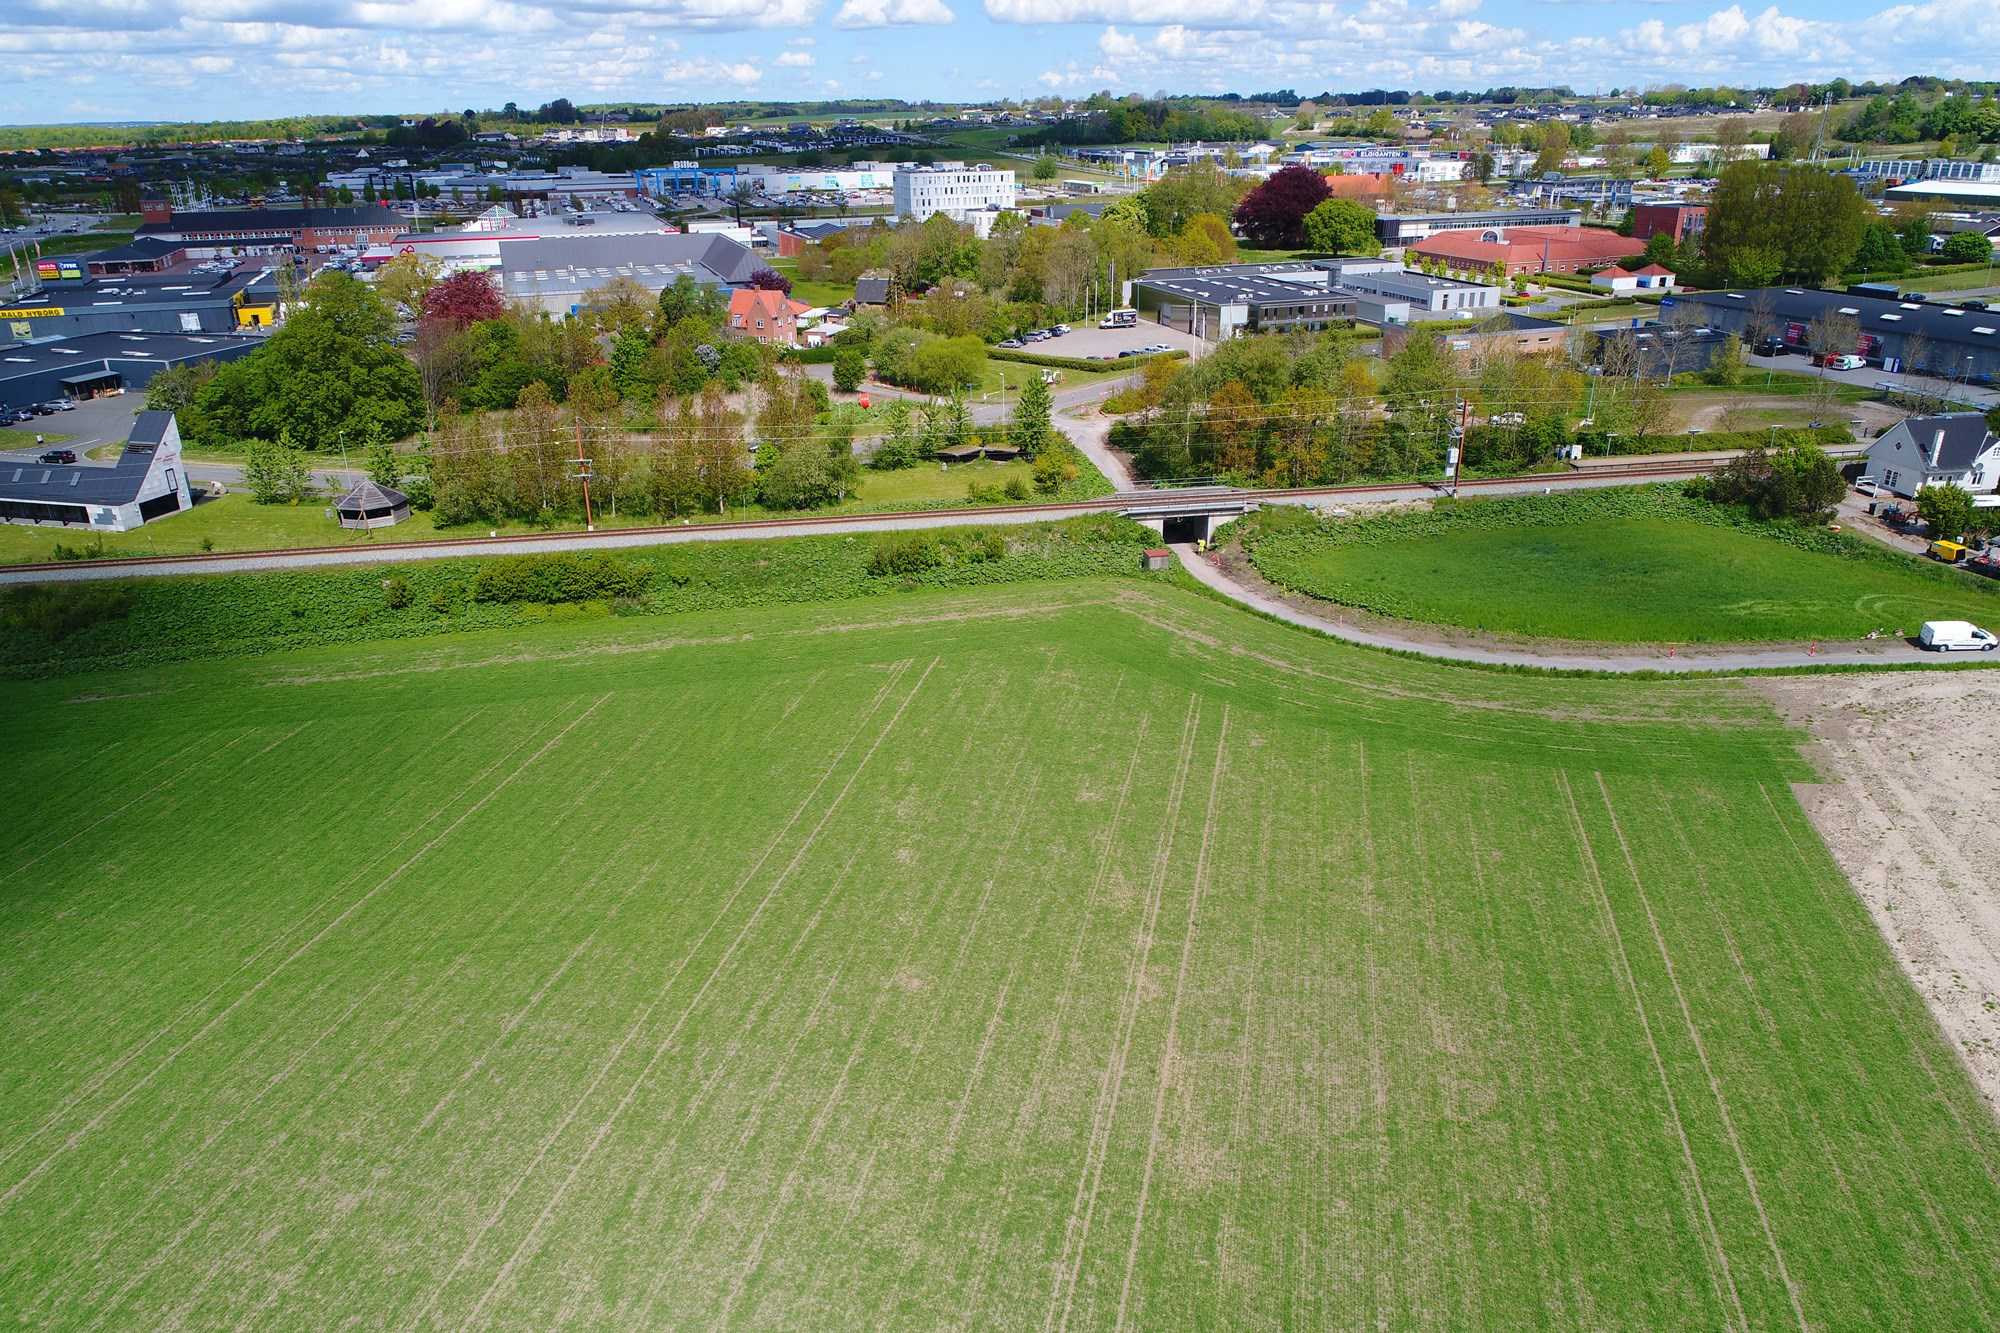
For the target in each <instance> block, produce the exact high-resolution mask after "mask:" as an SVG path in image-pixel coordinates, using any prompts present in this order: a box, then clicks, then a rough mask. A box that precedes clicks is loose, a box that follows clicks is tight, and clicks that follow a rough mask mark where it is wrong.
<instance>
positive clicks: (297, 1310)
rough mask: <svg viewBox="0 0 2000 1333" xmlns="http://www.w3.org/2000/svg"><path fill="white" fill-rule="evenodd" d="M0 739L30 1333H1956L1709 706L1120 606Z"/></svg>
mask: <svg viewBox="0 0 2000 1333" xmlns="http://www.w3.org/2000/svg"><path fill="white" fill-rule="evenodd" d="M312 577H314V576H306V577H293V576H284V581H282V582H278V583H274V585H273V586H274V587H281V588H282V589H283V590H284V591H283V592H282V593H280V594H279V595H282V596H310V589H311V587H312V584H311V578H312ZM161 632H162V633H171V628H170V627H164V626H163V627H162V630H161ZM0 709H4V710H5V713H6V715H7V716H8V717H10V718H11V719H13V724H12V727H11V732H10V736H9V746H8V757H9V762H10V766H11V769H12V773H13V777H14V780H15V785H16V787H17V789H18V790H20V791H23V792H28V793H33V795H32V797H31V798H30V802H29V804H28V805H26V806H24V807H23V809H22V811H21V813H22V814H23V815H24V816H31V817H23V818H17V819H14V820H10V821H8V822H7V825H6V827H5V829H4V831H0V877H4V881H5V883H6V885H7V891H6V897H5V899H4V902H5V912H4V916H0V941H3V942H4V949H5V957H6V958H7V960H8V961H7V966H6V968H5V969H0V1022H4V1024H5V1030H6V1032H7V1034H8V1040H7V1041H6V1042H5V1043H4V1044H0V1086H4V1087H5V1088H6V1089H7V1095H6V1097H5V1098H4V1099H0V1291H5V1292H6V1293H7V1305H8V1308H9V1310H10V1312H11V1314H12V1315H13V1317H14V1319H15V1320H16V1321H18V1322H21V1323H24V1324H33V1325H36V1326H41V1327H86V1326H91V1325H108V1326H117V1327H130V1328H162V1327H167V1326H171V1325H178V1326H182V1327H189V1328H213V1327H220V1326H225V1325H234V1324H238V1323H245V1322H263V1323H269V1324H273V1325H278V1326H284V1327H291V1328H326V1327H332V1326H335V1325H337V1324H344V1323H353V1324H356V1325H362V1326H367V1327H389V1326H395V1327H416V1326H425V1327H452V1328H459V1327H468V1326H475V1325H478V1326H494V1327H503V1328H548V1327H554V1326H556V1325H559V1324H565V1323H580V1324H581V1323H587V1324H591V1325H600V1326H605V1327H630V1328H643V1327H679V1326H685V1325H692V1324H700V1325H717V1326H736V1327H788V1328H816V1329H818V1328H824V1329H835V1328H888V1327H931V1326H937V1325H954V1326H968V1327H982V1328H1034V1327H1052V1328H1053V1327H1066V1328H1113V1327H1117V1326H1120V1325H1125V1326H1130V1327H1138V1328H1196V1327H1213V1328H1246V1327H1280V1326H1285V1327H1301V1328H1322V1327H1334V1326H1356V1327H1361V1326H1365V1327H1370V1328H1390V1329H1422V1328H1482V1327H1508V1326H1515V1325H1518V1324H1520V1323H1521V1322H1522V1321H1523V1315H1522V1312H1523V1311H1529V1312H1532V1314H1531V1316H1530V1317H1529V1318H1528V1320H1527V1322H1529V1323H1532V1324H1533V1325H1534V1326H1536V1327H1539V1328H1548V1329H1558V1330H1569V1329H1580V1330H1581V1329H1590V1330H1595V1329H1609V1328H1634V1329H1682V1328H1722V1327H1744V1328H1798V1327H1812V1328H1827V1329H1832V1328H1910V1327H1932V1328H1975V1327H1985V1326H1990V1325H1991V1322H1992V1315H1993V1313H1994V1311H1995V1310H1996V1309H2000V1270H1996V1268H1995V1266H1994V1264H1993V1262H1992V1256H1993V1254H1994V1253H1996V1251H2000V1183H1997V1182H2000V1129H1996V1126H1995V1124H1994V1121H1993V1118H1992V1115H1991V1112H1990V1110H1989V1108H1987V1107H1986V1106H1985V1105H1984V1104H1983V1103H1982V1102H1981V1101H1980V1100H1979V1098H1978V1095H1977V1093H1976V1092H1975V1091H1974V1089H1973V1087H1972V1085H1971V1083H1970V1081H1969V1079H1968V1078H1967V1076H1966V1074H1965V1072H1964V1069H1963V1067H1962V1066H1961V1065H1960V1063H1959V1062H1958V1061H1957V1060H1956V1059H1955V1058H1954V1056H1953V1054H1952V1053H1951V1051H1950V1050H1949V1049H1948V1048H1947V1047H1946V1046H1945V1045H1944V1042H1943V1040H1942V1039H1941V1037H1940V1036H1939V1033H1938V1029H1937V1027H1936V1024H1935V1023H1934V1022H1933V1021H1932V1019H1931V1017H1930V1015H1929V1013H1928V1012H1927V1011H1926V1009H1925V1008H1924V1006H1923V1003H1922V1001H1921V1000H1920V999H1919V997H1918V996H1917V994H1916V993H1915V991H1914V990H1913V989H1912V987H1911V986H1910V985H1909V984H1908V982H1907V981H1906V980H1905V979H1904V977H1903V976H1902V974H1901V973H1900V972H1899V971H1898V970H1897V968H1896V966H1895V964H1894V962H1893V960H1892V957H1891V955H1890V953H1889V951H1888V949H1887V948H1886V946H1885V945H1884V943H1883V941H1882V939H1881V937H1880V935H1879V934H1878V932H1877V931H1876V929H1875V927H1874V925H1873V923H1872V922H1871V920H1870V918H1869V917H1868V915H1867V913H1866V911H1865V910H1864V908H1863V906H1862V905H1861V903H1860V902H1859V901H1858V900H1857V899H1856V898H1855V896H1854V895H1853V894H1852V893H1851V891H1850V890H1849V889H1848V888H1847V885H1846V882H1845V881H1844V879H1843V878H1842V876H1841V874H1840V872H1839V870H1838V868H1837V867H1836V866H1835V865H1834V863H1833V862H1832V860H1831V859H1830V858H1829V856H1828V855H1827V854H1826V852H1825V850H1824V849H1823V847H1822V846H1821V844H1820V842H1819V840H1818V838H1817V837H1816V836H1815V834H1814V832H1813V830H1812V828H1811V826H1810V825H1809V824H1808V822H1807V820H1806V819H1805V817H1804V814H1803V812H1802V811H1801V810H1800V808H1799V806H1798V805H1797V804H1796V802H1795V801H1794V799H1793V797H1792V795H1791V791H1790V788H1789V785H1788V784H1790V783H1792V782H1795V781H1805V780H1809V779H1810V777H1811V774H1810V772H1809V770H1808V769H1807V767H1806V766H1805V765H1804V764H1803V763H1802V762H1801V761H1800V760H1799V759H1798V758H1797V757H1796V752H1795V750H1794V748H1793V747H1794V744H1795V740H1796V738H1795V737H1794V736H1793V735H1792V734H1790V733H1789V732H1787V731H1785V730H1784V729H1783V728H1782V727H1781V726H1780V725H1779V724H1778V722H1777V719H1776V718H1775V717H1774V716H1773V714H1772V713H1771V712H1770V711H1769V708H1768V706H1767V705H1766V704H1765V703H1763V702H1762V700H1761V699H1760V698H1758V697H1757V696H1754V695H1752V694H1751V693H1750V692H1749V691H1747V690H1745V689H1742V688H1740V687H1737V686H1734V685H1731V684H1729V683H1727V682H1679V683H1675V684H1672V685H1647V684H1639V683H1633V682H1622V681H1607V680H1562V681H1552V680H1544V679H1536V678H1528V677H1515V676H1506V675H1499V674H1489V673H1479V672H1471V671H1465V670H1461V669H1455V668H1449V667H1443V666H1439V665H1434V664H1430V663H1424V662H1415V661H1409V660H1403V659H1398V658H1391V657H1387V656H1383V655H1378V654H1372V653H1368V652H1365V651H1362V650H1357V649H1351V648H1347V647H1345V646H1341V645H1335V644H1330V643H1327V642H1324V641H1321V640H1318V639H1314V638H1311V637H1308V636H1305V635H1302V634H1299V633H1297V632H1294V631H1290V630H1288V629H1286V628H1285V627H1282V626H1277V625H1272V624H1268V623H1266V622H1263V621H1260V620H1256V619H1252V618H1250V617H1248V616H1245V615H1243V614H1241V613H1239V612H1237V611H1235V610H1233V609H1231V608H1228V607H1225V606H1221V605H1218V604H1216V603H1214V602H1211V601H1209V600H1207V599H1205V598H1201V597H1198V596H1196V595H1195V594H1193V593H1190V592H1184V591H1181V590H1180V589H1178V588H1175V587H1173V586H1170V585H1167V584H1163V583H1161V582H1158V581H1151V580H1141V579H1139V578H1137V577H1129V578H1125V579H1115V580H1071V581H1065V582H1060V583H1043V584H1033V585H1027V586H1020V587H1000V588H985V589H974V590H963V591H948V592H933V593H919V594H895V593H891V594H888V595H886V596H883V597H878V598H874V599H871V600H870V601H867V602H851V603H840V604H832V605H804V606H796V605H791V606H774V607H766V608H760V609H754V610H733V611H718V612H707V613H700V614H688V615H681V616H677V617H673V618H671V619H667V620H662V619H658V618H652V617H641V618H637V619H610V618H603V619H596V620H588V621H583V622H567V623H546V624H541V625H538V626H534V627H530V628H526V629H519V630H513V631H505V632H491V633H484V634H476V635H457V636H446V637H443V638H430V639H424V640H417V641H393V640H384V641H377V642H372V643H366V644H360V645H354V646H348V647H342V648H321V649H314V650H308V651H301V652H293V653H284V654H276V655H271V656H264V657H258V658H252V659H237V660H227V659H225V660H211V661H203V662H194V663H187V664H184V665H179V666H174V667H154V668H144V669H134V670H130V671H125V672H121V673H107V674H99V675H95V676H90V677H67V678H57V679H45V680H38V681H34V682H27V683H21V682H15V683H6V684H0Z"/></svg>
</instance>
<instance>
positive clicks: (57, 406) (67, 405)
mask: <svg viewBox="0 0 2000 1333" xmlns="http://www.w3.org/2000/svg"><path fill="white" fill-rule="evenodd" d="M43 406H44V407H46V408H48V409H49V411H51V412H74V411H76V401H75V400H74V399H70V398H51V399H49V401H48V402H46V403H44V404H43Z"/></svg>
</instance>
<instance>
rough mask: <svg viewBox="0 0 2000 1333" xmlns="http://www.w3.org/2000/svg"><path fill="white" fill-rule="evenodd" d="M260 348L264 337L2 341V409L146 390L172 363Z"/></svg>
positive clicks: (89, 336)
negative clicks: (133, 390) (131, 390)
mask: <svg viewBox="0 0 2000 1333" xmlns="http://www.w3.org/2000/svg"><path fill="white" fill-rule="evenodd" d="M261 346H263V339H261V338H250V337H234V336H223V337H208V336H204V335H200V334H160V333H92V334H86V335H84V336H83V337H80V338H55V339H50V340H48V341H46V342H34V343H0V407H26V406H28V405H29V404H30V403H46V402H51V401H53V400H55V399H58V398H75V399H85V398H97V397H101V396H103V395H104V394H107V393H122V392H124V391H125V390H128V389H143V388H145V387H146V386H147V385H148V384H150V383H152V381H153V376H155V375H157V374H159V373H160V372H161V371H162V370H164V369H166V368H167V367H168V366H180V365H188V364H192V363H194V362H198V361H234V360H235V359H236V358H238V357H240V356H248V355H249V354H250V353H251V352H253V351H255V350H256V349H257V348H258V347H261Z"/></svg>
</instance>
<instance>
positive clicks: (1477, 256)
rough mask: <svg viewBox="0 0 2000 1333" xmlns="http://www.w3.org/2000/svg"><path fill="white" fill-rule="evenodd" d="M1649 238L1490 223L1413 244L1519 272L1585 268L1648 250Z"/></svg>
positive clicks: (1428, 252) (1450, 258) (1465, 265)
mask: <svg viewBox="0 0 2000 1333" xmlns="http://www.w3.org/2000/svg"><path fill="white" fill-rule="evenodd" d="M1645 251H1646V246H1645V243H1644V242H1642V241H1635V240H1633V239H1632V238H1631V237H1630V236H1620V235H1619V234H1618V233H1617V232H1615V231H1606V230H1605V229H1603V228H1602V227H1576V226H1554V227H1541V226H1521V225H1512V226H1489V227H1485V228H1481V229H1479V230H1476V231H1475V230H1471V229H1466V230H1452V231H1441V232H1437V233H1435V234H1433V235H1430V236H1426V237H1425V238H1424V239H1423V240H1421V241H1418V242H1416V243H1415V244H1414V245H1412V246H1410V247H1409V252H1410V253H1411V254H1414V255H1421V256H1423V257H1425V258H1427V259H1438V260H1443V261H1444V263H1445V264H1447V265H1448V266H1450V267H1452V268H1461V269H1471V270H1475V271H1483V270H1486V269H1490V268H1492V267H1493V266H1494V265H1496V264H1497V265H1499V266H1500V267H1501V269H1502V270H1503V271H1504V272H1506V273H1507V274H1509V275H1512V274H1515V273H1582V272H1584V271H1585V270H1588V269H1594V268H1602V267H1604V266H1605V265H1607V264H1615V263H1617V262H1618V261H1619V260H1621V259H1630V258H1632V257H1633V256H1634V255H1640V254H1644V253H1645Z"/></svg>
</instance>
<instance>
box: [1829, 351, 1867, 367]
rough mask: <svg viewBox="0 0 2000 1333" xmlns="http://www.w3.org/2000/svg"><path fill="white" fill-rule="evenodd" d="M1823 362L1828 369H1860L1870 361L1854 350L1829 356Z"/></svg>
mask: <svg viewBox="0 0 2000 1333" xmlns="http://www.w3.org/2000/svg"><path fill="white" fill-rule="evenodd" d="M1822 364H1824V365H1825V366H1826V368H1827V369H1828V370H1859V369H1861V368H1862V367H1863V366H1865V365H1867V364H1868V362H1867V361H1865V360H1864V359H1862V358H1861V357H1858V356H1856V355H1855V354H1854V353H1852V352H1844V353H1842V354H1841V355H1839V356H1830V357H1828V358H1827V359H1826V360H1825V362H1823V363H1822Z"/></svg>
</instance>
